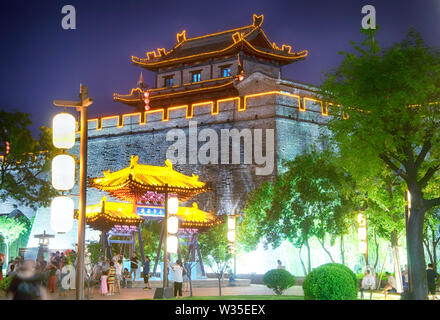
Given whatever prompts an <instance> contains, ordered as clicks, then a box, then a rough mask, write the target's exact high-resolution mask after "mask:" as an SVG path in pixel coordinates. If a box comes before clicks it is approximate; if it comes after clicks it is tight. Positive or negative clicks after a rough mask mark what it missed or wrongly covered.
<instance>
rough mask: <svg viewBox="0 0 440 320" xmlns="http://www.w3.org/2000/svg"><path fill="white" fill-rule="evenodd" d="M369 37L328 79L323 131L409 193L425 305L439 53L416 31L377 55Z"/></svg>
mask: <svg viewBox="0 0 440 320" xmlns="http://www.w3.org/2000/svg"><path fill="white" fill-rule="evenodd" d="M374 32H375V31H374V30H369V31H363V33H366V34H367V37H366V39H365V41H364V42H363V44H362V45H356V44H354V43H353V47H354V49H355V53H346V55H345V59H344V60H343V61H342V63H341V65H340V66H339V67H337V68H336V69H335V70H333V71H331V72H329V73H327V74H326V77H325V81H324V83H323V85H322V87H321V92H320V95H321V97H322V99H323V100H325V101H331V102H332V103H333V104H334V105H331V106H330V111H331V112H332V114H333V115H334V116H333V117H332V118H331V119H330V120H329V124H328V125H329V128H330V130H331V131H332V133H333V138H334V141H335V142H336V143H337V147H338V148H339V150H340V152H341V154H342V155H343V157H344V158H345V159H347V162H349V163H350V165H351V166H352V167H357V168H358V169H357V170H364V171H365V172H374V171H375V170H376V171H377V168H382V166H383V165H384V164H385V165H387V167H388V168H389V170H391V171H392V172H393V173H394V174H395V175H396V176H398V177H399V178H400V179H401V180H402V181H404V182H405V184H406V187H407V189H408V190H409V192H410V193H411V214H410V217H409V221H408V230H407V248H408V262H409V269H410V270H409V271H410V277H411V279H412V283H413V287H412V291H413V293H414V297H415V298H416V299H426V298H427V283H426V272H425V259H424V252H423V251H424V250H423V223H424V217H425V213H426V211H427V210H429V209H430V208H433V207H435V206H438V205H439V204H440V198H439V197H438V194H437V195H436V196H437V197H433V198H431V197H429V198H428V197H426V195H425V194H424V190H425V188H426V187H427V186H428V185H429V184H430V183H431V181H432V180H433V177H434V176H435V175H438V170H439V168H440V163H439V154H440V144H439V139H440V130H438V129H439V120H440V119H439V115H440V113H439V112H438V111H439V109H438V104H437V102H438V101H439V98H440V54H439V51H438V50H435V49H433V48H429V47H427V46H426V45H425V43H424V41H423V39H422V38H421V37H420V35H419V34H418V33H417V32H415V31H414V30H410V32H409V33H408V36H407V37H406V38H405V39H404V40H403V41H401V42H400V43H396V44H395V45H393V46H392V47H390V48H388V49H381V48H379V46H378V44H377V42H375V41H374ZM341 111H342V113H343V114H342V115H343V116H341ZM347 116H348V118H347ZM371 177H374V175H371Z"/></svg>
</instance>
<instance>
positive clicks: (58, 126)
mask: <svg viewBox="0 0 440 320" xmlns="http://www.w3.org/2000/svg"><path fill="white" fill-rule="evenodd" d="M52 130H53V144H54V146H55V147H57V148H61V149H70V148H72V147H73V145H74V144H75V118H74V117H73V116H72V115H71V114H70V113H65V112H62V113H59V114H57V115H56V116H55V117H53V120H52Z"/></svg>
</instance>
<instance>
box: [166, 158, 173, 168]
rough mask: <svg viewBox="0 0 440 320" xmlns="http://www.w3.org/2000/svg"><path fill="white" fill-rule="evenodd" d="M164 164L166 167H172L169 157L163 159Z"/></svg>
mask: <svg viewBox="0 0 440 320" xmlns="http://www.w3.org/2000/svg"><path fill="white" fill-rule="evenodd" d="M165 165H166V166H167V167H168V168H170V169H173V163H172V162H171V160H170V159H166V160H165Z"/></svg>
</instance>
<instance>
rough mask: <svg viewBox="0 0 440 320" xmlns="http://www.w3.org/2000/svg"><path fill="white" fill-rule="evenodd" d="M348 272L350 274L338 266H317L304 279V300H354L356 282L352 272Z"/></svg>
mask: <svg viewBox="0 0 440 320" xmlns="http://www.w3.org/2000/svg"><path fill="white" fill-rule="evenodd" d="M347 269H348V268H347ZM348 270H349V271H350V272H351V273H352V274H350V273H349V272H347V270H346V269H345V268H341V267H340V265H339V266H338V264H333V263H331V264H326V265H322V266H319V267H318V268H316V269H315V270H313V271H312V272H310V273H309V274H308V275H307V276H306V278H305V279H304V282H303V291H304V299H305V300H355V299H356V298H357V293H358V289H357V288H358V280H357V279H356V275H355V274H354V272H352V271H351V270H350V269H348ZM354 280H355V281H354Z"/></svg>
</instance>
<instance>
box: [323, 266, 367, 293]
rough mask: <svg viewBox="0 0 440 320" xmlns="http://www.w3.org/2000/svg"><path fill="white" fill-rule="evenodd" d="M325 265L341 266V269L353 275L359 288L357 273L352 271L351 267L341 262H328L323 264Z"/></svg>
mask: <svg viewBox="0 0 440 320" xmlns="http://www.w3.org/2000/svg"><path fill="white" fill-rule="evenodd" d="M323 266H332V267H337V268H340V269H341V270H344V271H345V272H347V274H349V275H350V277H352V279H353V282H354V285H355V286H356V288H357V285H358V280H357V278H356V274H355V273H354V272H353V271H351V269H350V268H349V267H347V266H345V265H343V264H340V263H326V264H323Z"/></svg>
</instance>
